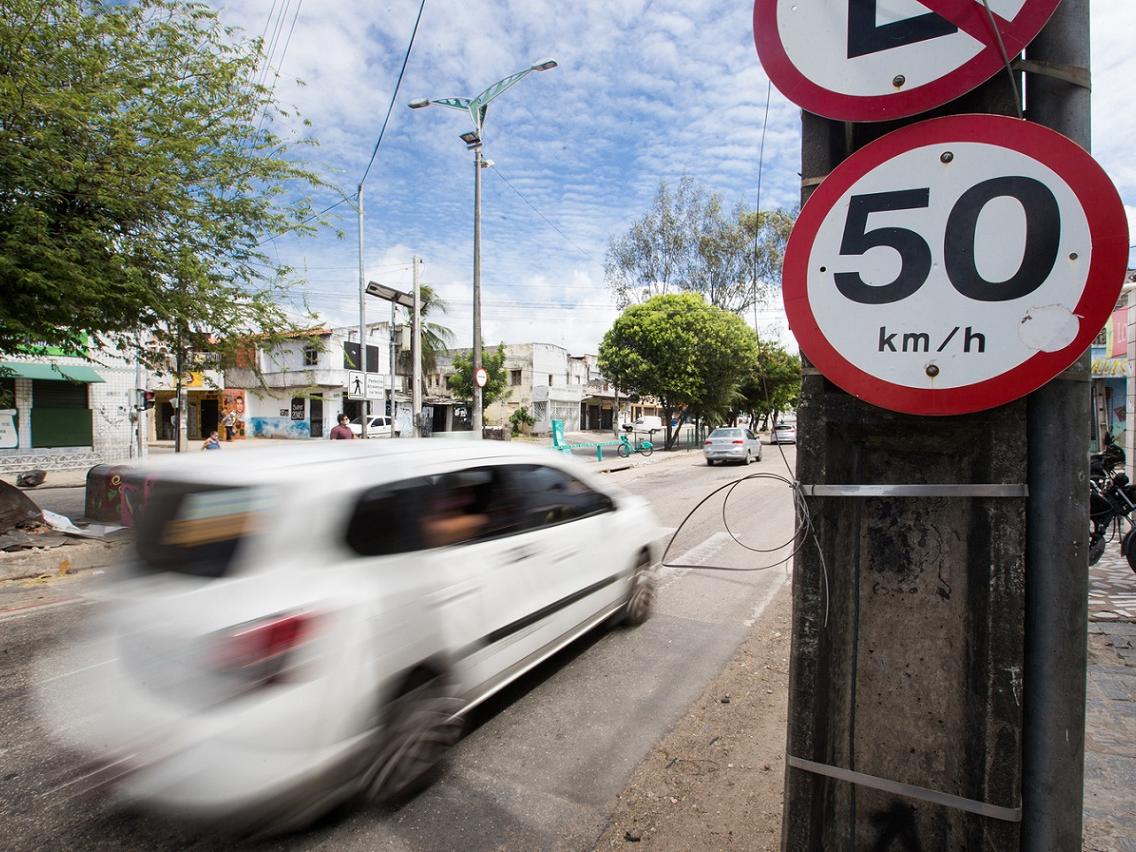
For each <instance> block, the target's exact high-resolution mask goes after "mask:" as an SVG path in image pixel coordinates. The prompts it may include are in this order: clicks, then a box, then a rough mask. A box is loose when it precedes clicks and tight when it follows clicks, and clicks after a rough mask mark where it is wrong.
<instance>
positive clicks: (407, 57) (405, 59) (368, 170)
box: [359, 0, 426, 186]
mask: <svg viewBox="0 0 1136 852" xmlns="http://www.w3.org/2000/svg"><path fill="white" fill-rule="evenodd" d="M425 8H426V0H422V3H421V4H419V6H418V17H417V18H415V19H414V30H413V31H412V32H411V33H410V43H409V44H407V45H406V55H405V56H403V57H402V68H400V69H399V72H398V79H397V80H396V81H395V84H394V91H393V92H391V99H390V104H389V105H388V106H387V114H386V117H385V118H384V119H383V126H382V128H380V130H379V138H378V139H376V140H375V148H374V150H373V151H371V159H370V160H368V161H367V168H365V169H364V170H363V177H361V178H359V186H362V185H363V184H364V183H365V182H366V180H367V175H369V174H370V173H371V166H372V165H374V162H375V157H376V156H377V155H378V153H379V145H381V144H382V142H383V134H385V133H386V132H387V122H388V121H390V117H391V112H392V111H393V110H394V102H395V99H396V98H397V97H398V90H399V87H400V86H401V85H402V77H403V75H404V74H405V73H406V63H407V62H409V61H410V51H411V50H412V49H413V48H414V38H415V36H417V35H418V22H419V21H421V20H422V10H423V9H425Z"/></svg>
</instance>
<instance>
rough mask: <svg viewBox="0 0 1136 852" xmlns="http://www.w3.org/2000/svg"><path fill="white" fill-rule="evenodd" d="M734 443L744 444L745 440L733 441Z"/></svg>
mask: <svg viewBox="0 0 1136 852" xmlns="http://www.w3.org/2000/svg"><path fill="white" fill-rule="evenodd" d="M730 443H732V444H744V443H745V441H731V442H730Z"/></svg>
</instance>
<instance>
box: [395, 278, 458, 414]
mask: <svg viewBox="0 0 1136 852" xmlns="http://www.w3.org/2000/svg"><path fill="white" fill-rule="evenodd" d="M419 297H420V299H421V305H420V307H419V312H420V317H421V320H422V373H423V377H422V381H423V395H425V392H426V391H425V382H426V377H425V374H426V373H432V372H434V371H435V370H436V369H437V368H438V356H439V355H441V354H443V353H444V352H445V351H446V350H447V348H448V347H449V345H450V343H451V341H453V339H454V333H453V331H451V330H450V329H449V328H447V327H446V326H444V325H441V324H440V323H436V322H431V321H430V318H431V317H434V316H437V315H438V314H444V313H445V312H446V303H445V301H444V300H443V299H442V297H441V296H439V295H438V293H437V292H436V291H435V290H434V288H433V287H431V286H430V285H429V284H422V285H421V286H420V288H419ZM397 364H398V372H399V374H400V375H403V376H412V375H414V345H413V342H412V343H411V348H410V349H404V350H402V351H401V352H399V353H398V359H397Z"/></svg>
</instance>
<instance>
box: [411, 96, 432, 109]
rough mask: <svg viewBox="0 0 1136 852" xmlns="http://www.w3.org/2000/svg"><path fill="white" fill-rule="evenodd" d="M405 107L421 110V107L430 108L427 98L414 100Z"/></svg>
mask: <svg viewBox="0 0 1136 852" xmlns="http://www.w3.org/2000/svg"><path fill="white" fill-rule="evenodd" d="M407 106H408V107H410V108H411V109H422V108H423V107H428V106H430V99H429V98H415V99H414V100H412V101H411V102H410V103H408V104H407Z"/></svg>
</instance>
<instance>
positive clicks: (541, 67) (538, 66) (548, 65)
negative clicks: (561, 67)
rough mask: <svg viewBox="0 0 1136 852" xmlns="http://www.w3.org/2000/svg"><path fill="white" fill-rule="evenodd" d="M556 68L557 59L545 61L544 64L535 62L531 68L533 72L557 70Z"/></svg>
mask: <svg viewBox="0 0 1136 852" xmlns="http://www.w3.org/2000/svg"><path fill="white" fill-rule="evenodd" d="M555 67H556V60H555V59H545V60H544V61H543V62H534V63H533V64H532V65H531V66H530V70H532V71H548V70H550V69H552V68H555Z"/></svg>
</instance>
